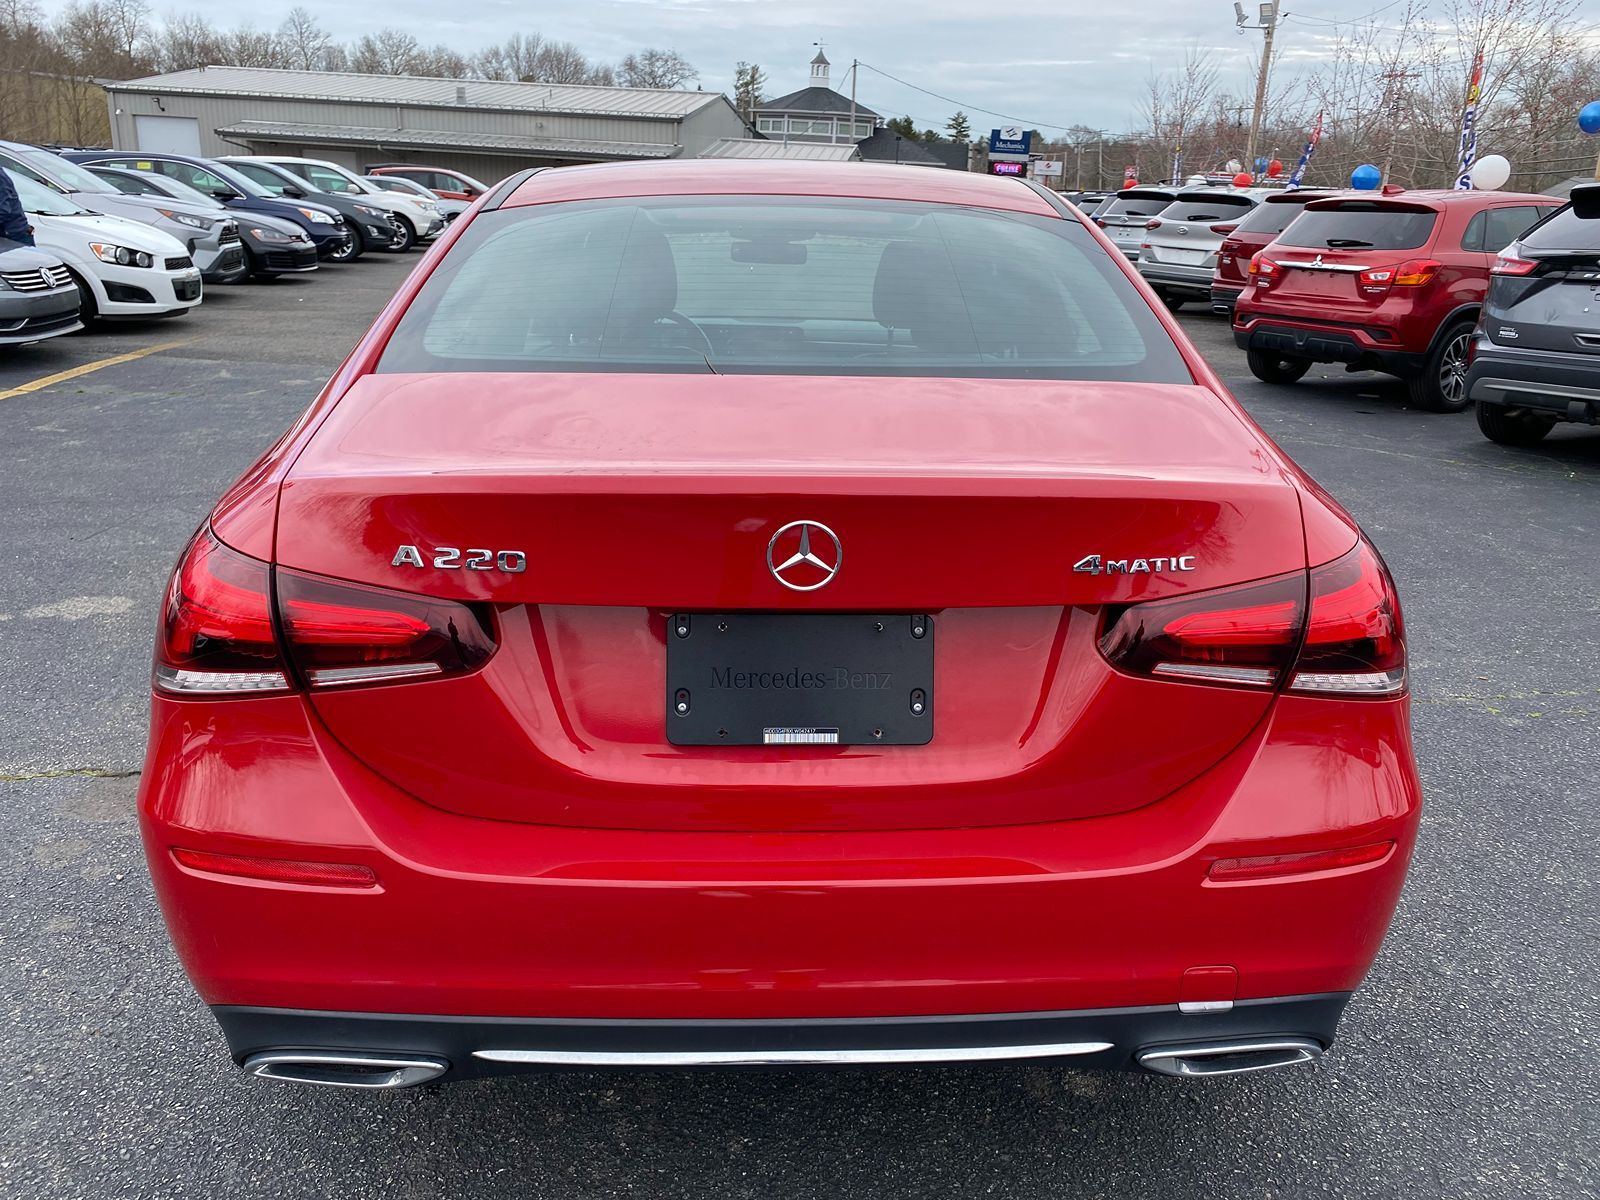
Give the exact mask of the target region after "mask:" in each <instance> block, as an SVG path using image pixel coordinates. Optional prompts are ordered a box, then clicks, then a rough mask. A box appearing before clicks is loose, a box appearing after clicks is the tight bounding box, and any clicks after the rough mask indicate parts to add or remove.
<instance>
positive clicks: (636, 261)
mask: <svg viewBox="0 0 1600 1200" xmlns="http://www.w3.org/2000/svg"><path fill="white" fill-rule="evenodd" d="M641 224H642V222H641ZM677 307H678V267H677V264H676V263H675V262H674V261H673V258H672V246H671V245H670V244H669V243H668V242H667V235H666V234H664V233H662V232H661V231H660V230H659V229H644V230H640V229H639V228H638V227H637V226H635V231H634V233H633V234H632V236H630V237H629V238H628V245H627V250H626V251H625V252H624V254H623V258H622V266H621V269H620V270H619V271H618V272H617V285H616V291H615V292H614V293H613V299H612V302H611V321H612V322H618V323H628V324H631V323H634V322H640V321H644V322H650V321H658V320H660V319H661V318H662V317H664V316H666V315H667V314H668V313H670V312H671V311H672V310H673V309H675V308H677Z"/></svg>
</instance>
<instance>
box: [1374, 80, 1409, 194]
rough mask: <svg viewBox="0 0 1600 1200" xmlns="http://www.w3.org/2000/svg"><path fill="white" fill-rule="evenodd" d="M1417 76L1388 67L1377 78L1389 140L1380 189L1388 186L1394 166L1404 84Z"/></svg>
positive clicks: (1384, 157) (1398, 140)
mask: <svg viewBox="0 0 1600 1200" xmlns="http://www.w3.org/2000/svg"><path fill="white" fill-rule="evenodd" d="M1418 74H1419V73H1418V72H1416V71H1402V70H1401V69H1400V68H1399V67H1390V68H1389V70H1387V71H1385V72H1384V73H1383V74H1382V75H1380V76H1378V78H1379V79H1381V80H1383V107H1384V110H1385V111H1386V112H1387V113H1388V116H1389V139H1388V146H1387V148H1386V149H1385V150H1384V154H1383V178H1382V179H1381V180H1380V181H1379V183H1378V186H1379V187H1380V188H1382V187H1387V186H1388V183H1389V170H1390V168H1391V167H1392V166H1393V165H1394V152H1395V147H1396V146H1397V145H1398V144H1399V142H1400V104H1401V101H1403V100H1404V99H1405V92H1406V84H1407V83H1409V82H1410V81H1411V80H1413V79H1415V78H1417V76H1418Z"/></svg>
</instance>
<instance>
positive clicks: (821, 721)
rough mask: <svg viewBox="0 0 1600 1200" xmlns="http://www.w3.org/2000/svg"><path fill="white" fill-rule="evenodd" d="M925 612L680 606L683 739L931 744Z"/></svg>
mask: <svg viewBox="0 0 1600 1200" xmlns="http://www.w3.org/2000/svg"><path fill="white" fill-rule="evenodd" d="M933 637H934V628H933V619H932V618H931V617H929V616H928V615H927V614H925V613H749V612H741V613H698V612H697V613H676V614H673V615H672V616H671V617H669V618H668V620H667V696H666V700H667V711H666V720H667V741H668V742H669V743H671V744H672V745H674V746H773V745H783V746H796V745H824V746H826V745H839V746H862V745H865V746H922V745H926V744H927V743H928V742H930V741H931V740H932V739H933Z"/></svg>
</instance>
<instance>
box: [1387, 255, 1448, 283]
mask: <svg viewBox="0 0 1600 1200" xmlns="http://www.w3.org/2000/svg"><path fill="white" fill-rule="evenodd" d="M1443 266H1444V264H1443V263H1442V262H1440V261H1439V260H1438V259H1434V258H1413V259H1410V260H1408V261H1406V262H1403V263H1401V264H1400V265H1399V266H1398V267H1396V268H1395V269H1394V285H1395V287H1421V286H1422V285H1423V284H1425V283H1432V282H1433V277H1434V276H1435V275H1437V274H1438V273H1439V268H1441V267H1443Z"/></svg>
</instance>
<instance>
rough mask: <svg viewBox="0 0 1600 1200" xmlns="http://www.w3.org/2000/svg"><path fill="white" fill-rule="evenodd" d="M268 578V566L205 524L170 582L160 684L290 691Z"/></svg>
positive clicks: (185, 690)
mask: <svg viewBox="0 0 1600 1200" xmlns="http://www.w3.org/2000/svg"><path fill="white" fill-rule="evenodd" d="M270 580H271V572H270V568H269V567H268V566H267V564H266V563H264V562H262V561H261V560H260V559H255V558H249V557H247V556H246V555H243V554H240V553H239V552H238V551H237V550H232V549H229V548H228V547H227V546H224V545H223V544H222V543H221V542H219V541H217V539H216V538H215V537H213V536H212V534H211V530H210V528H209V527H205V526H203V527H201V529H200V530H199V531H198V532H197V533H196V534H195V535H194V537H193V539H191V540H190V542H189V545H188V546H187V547H186V548H185V549H184V552H183V556H182V557H181V558H180V559H179V560H178V567H177V569H176V570H175V571H174V572H173V573H172V582H171V583H169V584H168V585H167V599H166V607H165V611H164V612H163V613H162V620H161V631H160V635H159V636H158V638H157V641H156V661H155V673H154V683H155V686H156V687H157V688H158V689H159V690H161V691H163V692H174V693H179V694H184V695H189V694H194V693H243V692H248V693H252V694H256V695H259V694H260V693H262V692H282V691H287V690H288V689H289V680H288V676H287V675H286V673H285V671H284V665H283V658H282V656H281V655H280V654H279V653H278V647H277V643H276V641H275V640H274V638H273V635H272V601H271V596H270V593H271V585H270Z"/></svg>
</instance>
